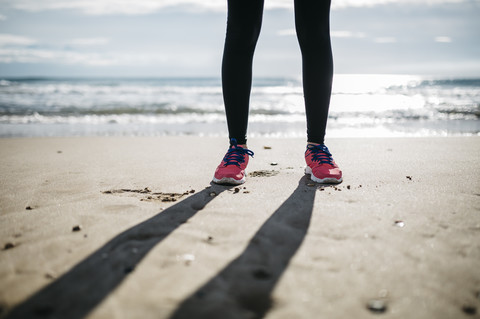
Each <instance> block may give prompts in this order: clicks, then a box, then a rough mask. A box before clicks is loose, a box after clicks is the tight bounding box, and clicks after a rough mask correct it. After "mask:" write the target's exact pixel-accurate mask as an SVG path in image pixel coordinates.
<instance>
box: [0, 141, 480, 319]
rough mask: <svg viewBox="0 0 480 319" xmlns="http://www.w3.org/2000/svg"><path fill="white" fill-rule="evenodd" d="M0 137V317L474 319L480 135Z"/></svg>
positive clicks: (478, 302) (479, 295) (479, 277)
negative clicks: (316, 178)
mask: <svg viewBox="0 0 480 319" xmlns="http://www.w3.org/2000/svg"><path fill="white" fill-rule="evenodd" d="M327 145H328V146H329V148H330V150H331V151H332V153H333V154H334V157H335V160H336V161H337V163H338V164H339V165H340V167H341V168H342V170H343V173H344V182H343V183H342V184H340V185H337V186H320V185H318V184H314V183H312V182H311V181H310V179H309V178H308V177H306V176H305V175H304V173H303V169H304V159H303V152H304V147H305V145H304V140H303V139H267V138H258V139H256V138H251V139H250V141H249V148H251V149H252V150H253V151H254V152H255V156H254V158H253V159H251V161H250V164H249V174H250V175H249V178H248V180H247V182H246V184H244V185H242V186H241V187H226V186H219V185H213V184H211V183H210V181H211V178H212V175H213V172H214V170H215V167H216V166H217V165H218V163H219V161H220V160H221V156H222V155H223V154H224V152H225V151H226V146H227V145H226V140H225V139H223V138H202V137H135V138H133V137H132V138H129V137H104V138H102V137H95V138H89V137H81V138H11V139H0V172H1V175H0V176H1V180H0V185H1V192H0V246H1V247H0V248H1V250H0V287H1V289H0V317H2V318H84V317H88V318H95V319H100V318H228V319H230V318H232V319H233V318H272V319H273V318H281V319H284V318H285V319H287V318H288V319H291V318H376V317H382V318H479V316H480V309H479V308H480V161H479V159H480V137H441V138H440V137H439V138H374V139H363V138H351V139H347V138H339V139H330V140H327Z"/></svg>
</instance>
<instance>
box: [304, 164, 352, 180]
mask: <svg viewBox="0 0 480 319" xmlns="http://www.w3.org/2000/svg"><path fill="white" fill-rule="evenodd" d="M305 174H309V175H310V179H311V180H312V181H314V182H315V183H320V184H340V183H341V182H343V178H342V177H340V179H337V178H334V177H327V178H318V177H316V176H315V175H313V172H312V169H311V168H310V166H307V167H305Z"/></svg>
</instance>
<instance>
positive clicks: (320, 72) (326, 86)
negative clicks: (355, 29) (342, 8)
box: [294, 0, 333, 144]
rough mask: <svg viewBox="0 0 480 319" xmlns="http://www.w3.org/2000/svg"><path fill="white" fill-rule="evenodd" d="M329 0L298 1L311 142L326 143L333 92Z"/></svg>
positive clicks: (306, 110) (298, 23)
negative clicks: (326, 130) (326, 129)
mask: <svg viewBox="0 0 480 319" xmlns="http://www.w3.org/2000/svg"><path fill="white" fill-rule="evenodd" d="M330 2H331V1H330V0H295V2H294V3H295V27H296V30H297V38H298V42H299V44H300V50H301V52H302V68H303V91H304V96H305V112H306V115H307V137H308V141H309V142H313V143H318V144H323V142H324V138H325V128H326V126H327V120H328V109H329V106H330V95H331V93H332V78H333V57H332V47H331V44H330Z"/></svg>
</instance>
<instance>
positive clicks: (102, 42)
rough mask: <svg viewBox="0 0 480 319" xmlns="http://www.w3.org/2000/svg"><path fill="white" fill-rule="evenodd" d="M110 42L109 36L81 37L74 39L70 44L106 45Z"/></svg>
mask: <svg viewBox="0 0 480 319" xmlns="http://www.w3.org/2000/svg"><path fill="white" fill-rule="evenodd" d="M109 42H110V40H109V39H107V38H80V39H73V40H71V41H70V42H69V43H68V44H71V45H73V46H96V45H106V44H108V43H109Z"/></svg>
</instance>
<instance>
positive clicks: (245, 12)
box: [222, 0, 333, 144]
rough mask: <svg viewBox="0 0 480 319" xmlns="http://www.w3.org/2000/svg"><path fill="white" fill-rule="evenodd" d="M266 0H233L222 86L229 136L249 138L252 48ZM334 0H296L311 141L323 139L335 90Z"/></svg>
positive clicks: (296, 18)
mask: <svg viewBox="0 0 480 319" xmlns="http://www.w3.org/2000/svg"><path fill="white" fill-rule="evenodd" d="M263 2H264V0H228V20H227V35H226V39H225V48H224V52H223V63H222V86H223V99H224V103H225V112H226V115H227V124H228V131H229V137H230V138H235V139H236V140H237V142H238V144H245V143H246V133H247V126H248V112H249V101H250V90H251V86H252V62H253V53H254V51H255V46H256V43H257V39H258V36H259V34H260V29H261V25H262V15H263ZM330 2H331V0H294V5H295V27H296V31H297V38H298V42H299V44H300V50H301V52H302V69H303V92H304V97H305V112H306V115H307V138H308V141H309V142H314V143H320V144H322V143H323V141H324V137H325V127H326V125H327V119H328V108H329V105H330V95H331V92H332V78H333V58H332V48H331V44H330V19H329V16H330Z"/></svg>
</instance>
